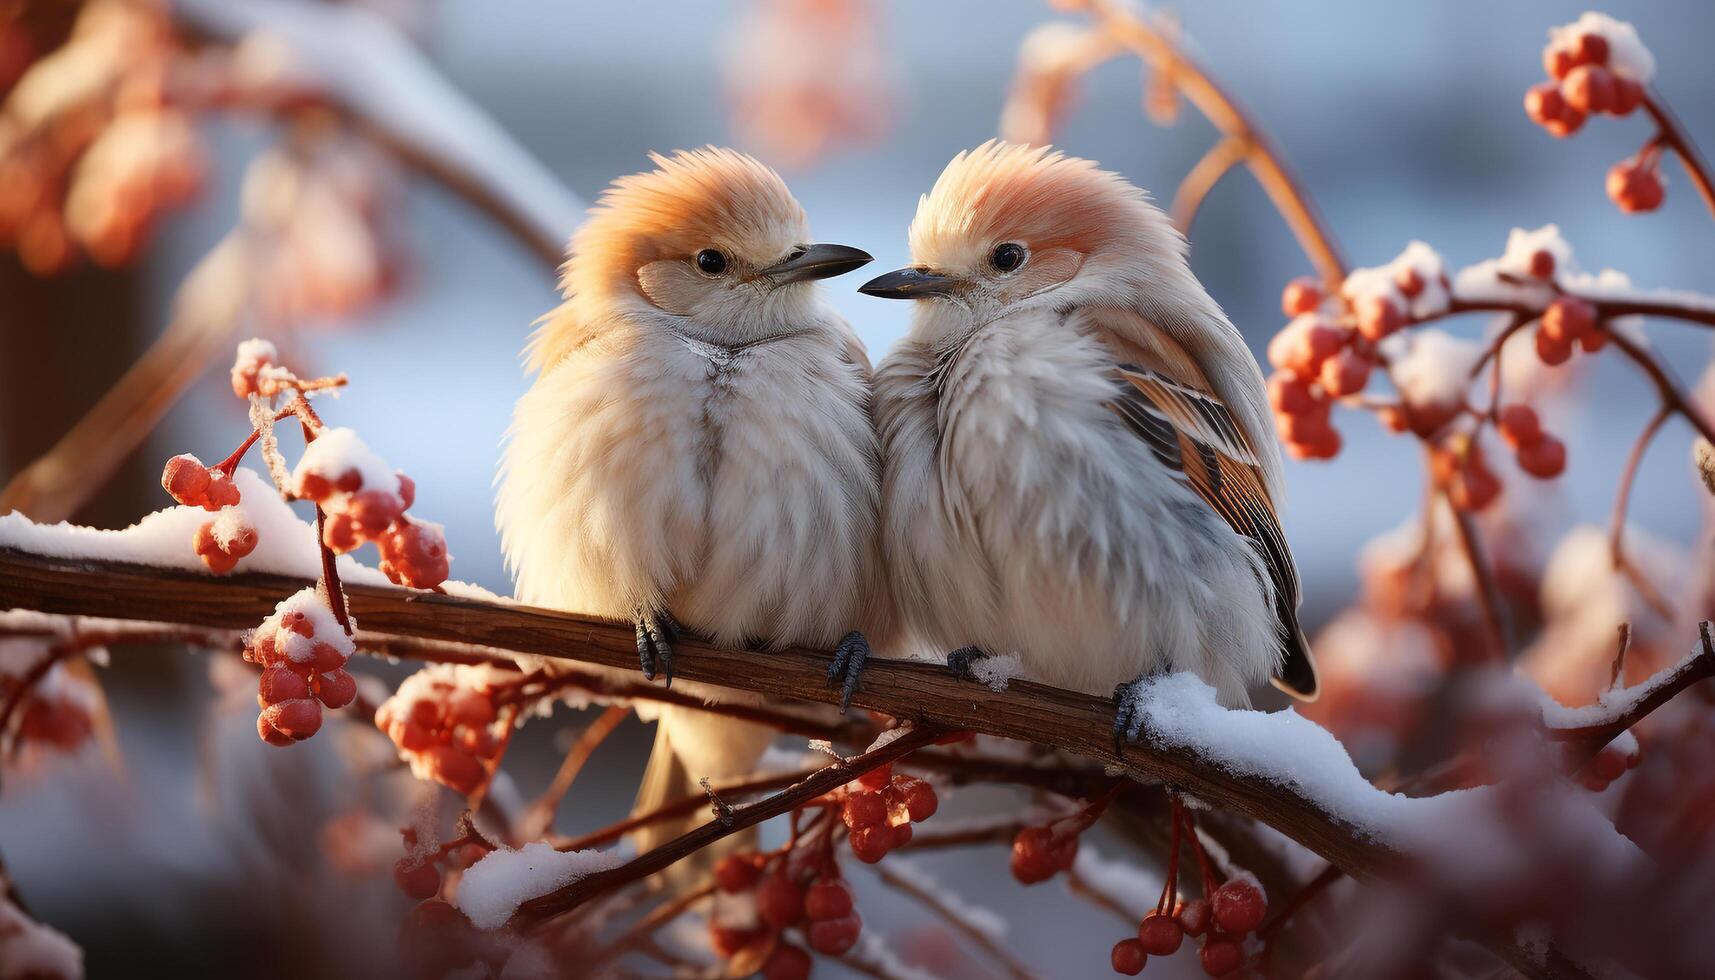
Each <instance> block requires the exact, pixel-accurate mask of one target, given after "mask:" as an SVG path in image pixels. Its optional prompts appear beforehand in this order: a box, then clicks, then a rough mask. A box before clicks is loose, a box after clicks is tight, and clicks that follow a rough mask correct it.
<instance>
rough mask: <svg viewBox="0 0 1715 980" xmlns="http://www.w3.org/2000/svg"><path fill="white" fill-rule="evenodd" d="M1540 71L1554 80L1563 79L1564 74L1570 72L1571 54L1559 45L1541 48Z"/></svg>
mask: <svg viewBox="0 0 1715 980" xmlns="http://www.w3.org/2000/svg"><path fill="white" fill-rule="evenodd" d="M1542 70H1543V71H1545V72H1547V73H1548V77H1550V78H1553V79H1555V80H1559V79H1562V78H1565V77H1566V73H1567V72H1569V71H1571V70H1572V52H1571V51H1568V50H1567V49H1565V48H1563V47H1560V46H1559V45H1551V46H1549V47H1546V48H1543V49H1542Z"/></svg>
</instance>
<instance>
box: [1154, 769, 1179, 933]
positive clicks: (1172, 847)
mask: <svg viewBox="0 0 1715 980" xmlns="http://www.w3.org/2000/svg"><path fill="white" fill-rule="evenodd" d="M1167 799H1168V806H1169V810H1168V817H1167V822H1168V825H1169V826H1168V831H1167V880H1166V881H1164V882H1162V885H1161V900H1160V901H1158V902H1156V903H1155V911H1157V912H1159V913H1161V914H1162V915H1172V914H1173V908H1174V905H1175V904H1176V903H1177V901H1178V898H1179V894H1178V893H1179V811H1180V809H1181V808H1182V807H1183V806H1184V804H1183V803H1181V802H1179V794H1178V793H1171V792H1170V793H1168V794H1167Z"/></svg>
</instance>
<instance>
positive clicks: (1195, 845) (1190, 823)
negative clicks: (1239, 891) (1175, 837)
mask: <svg viewBox="0 0 1715 980" xmlns="http://www.w3.org/2000/svg"><path fill="white" fill-rule="evenodd" d="M1180 812H1181V813H1183V814H1184V817H1185V835H1186V836H1187V837H1189V838H1191V853H1192V854H1195V855H1196V856H1197V870H1198V871H1199V872H1201V874H1202V877H1203V894H1204V895H1213V894H1214V893H1215V888H1216V887H1217V886H1219V885H1220V883H1221V881H1220V876H1219V875H1217V874H1216V873H1215V870H1214V868H1212V867H1211V866H1210V865H1209V855H1208V854H1206V853H1204V852H1203V841H1202V840H1201V839H1199V838H1198V837H1197V822H1196V820H1195V819H1194V818H1192V816H1191V811H1190V810H1185V809H1183V808H1181V811H1180Z"/></svg>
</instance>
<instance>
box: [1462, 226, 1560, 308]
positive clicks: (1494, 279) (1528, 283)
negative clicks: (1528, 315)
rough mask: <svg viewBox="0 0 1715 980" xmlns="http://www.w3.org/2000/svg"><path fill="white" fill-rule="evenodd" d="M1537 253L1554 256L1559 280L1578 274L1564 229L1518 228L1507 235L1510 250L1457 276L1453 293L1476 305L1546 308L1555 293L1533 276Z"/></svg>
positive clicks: (1555, 270) (1543, 227)
mask: <svg viewBox="0 0 1715 980" xmlns="http://www.w3.org/2000/svg"><path fill="white" fill-rule="evenodd" d="M1537 252H1547V253H1548V254H1549V255H1552V256H1554V275H1555V276H1556V277H1564V276H1567V275H1570V274H1574V273H1576V272H1577V271H1578V267H1577V263H1576V262H1575V260H1574V259H1573V257H1572V246H1571V245H1569V244H1567V242H1566V239H1565V238H1562V237H1561V235H1560V226H1558V225H1543V226H1542V227H1541V228H1537V229H1534V230H1531V231H1526V230H1524V229H1523V228H1514V229H1513V230H1512V231H1511V232H1510V233H1509V234H1508V235H1507V247H1506V251H1504V252H1502V253H1501V257H1500V258H1498V259H1485V260H1483V261H1482V262H1478V263H1476V264H1474V265H1468V266H1466V267H1465V268H1463V269H1460V270H1459V273H1458V275H1456V276H1454V277H1453V292H1454V294H1455V295H1457V296H1458V297H1459V298H1460V299H1462V300H1465V301H1468V302H1474V303H1529V304H1532V305H1535V306H1542V305H1546V304H1547V303H1548V301H1549V300H1550V299H1551V298H1553V295H1554V291H1553V288H1552V287H1551V286H1550V285H1549V283H1547V282H1545V281H1543V280H1541V279H1538V278H1536V277H1534V276H1532V275H1531V264H1532V260H1533V258H1534V257H1535V255H1536V253H1537ZM1509 280H1517V281H1509Z"/></svg>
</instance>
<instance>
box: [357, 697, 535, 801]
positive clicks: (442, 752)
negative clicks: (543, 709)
mask: <svg viewBox="0 0 1715 980" xmlns="http://www.w3.org/2000/svg"><path fill="white" fill-rule="evenodd" d="M500 693H501V691H500V690H499V687H498V685H497V684H496V672H495V671H492V670H489V669H487V668H483V667H466V666H462V665H454V664H437V665H435V666H432V667H425V668H423V669H422V670H419V671H417V672H416V673H415V674H412V675H411V676H410V677H407V678H405V680H404V682H403V683H401V684H400V685H399V690H398V691H397V692H395V693H394V695H393V696H392V697H391V698H388V699H387V700H386V701H385V702H383V703H382V705H381V707H380V708H379V709H378V710H377V711H376V712H375V724H376V727H378V728H380V729H381V730H382V731H383V732H385V733H386V734H387V737H388V738H390V739H392V740H393V744H394V745H395V746H397V747H398V749H399V756H400V758H402V759H404V760H405V761H406V762H408V763H410V765H411V771H412V772H413V773H415V774H416V776H417V778H418V779H430V780H434V781H435V782H437V783H440V784H441V785H443V786H447V787H450V788H451V789H453V790H454V791H456V792H459V793H463V794H465V795H466V796H468V795H470V794H471V793H473V792H475V791H476V789H477V787H478V786H481V785H482V783H483V780H485V779H486V778H487V777H488V765H489V763H490V762H492V760H494V758H495V757H496V756H498V755H499V753H500V744H501V743H500V736H501V734H502V733H503V731H504V723H502V722H500V721H499V720H498V718H499V711H498V707H497V704H496V701H497V699H498V695H499V694H500Z"/></svg>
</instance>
